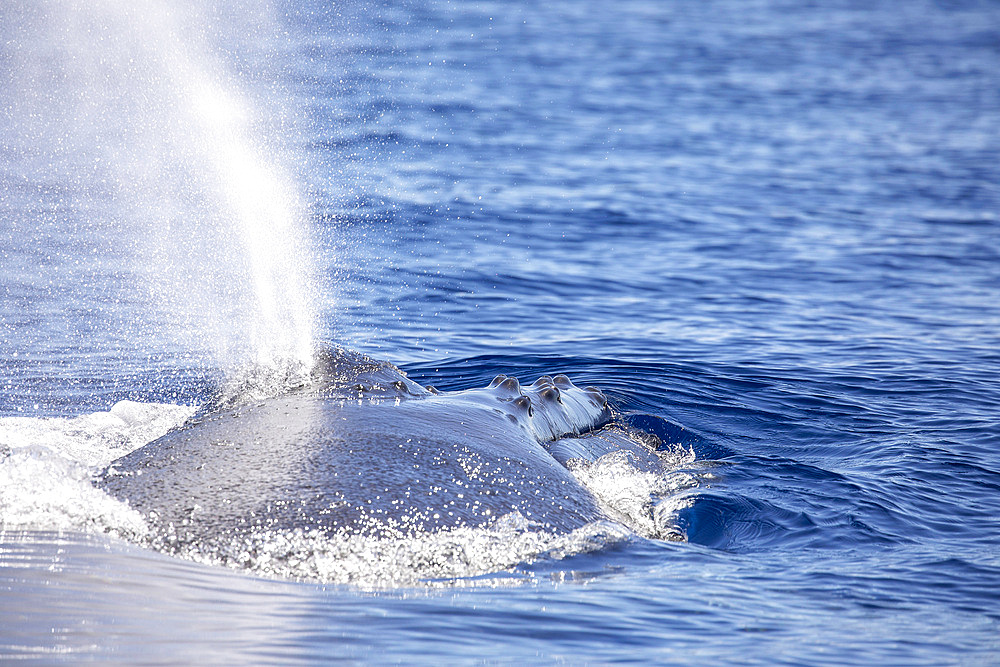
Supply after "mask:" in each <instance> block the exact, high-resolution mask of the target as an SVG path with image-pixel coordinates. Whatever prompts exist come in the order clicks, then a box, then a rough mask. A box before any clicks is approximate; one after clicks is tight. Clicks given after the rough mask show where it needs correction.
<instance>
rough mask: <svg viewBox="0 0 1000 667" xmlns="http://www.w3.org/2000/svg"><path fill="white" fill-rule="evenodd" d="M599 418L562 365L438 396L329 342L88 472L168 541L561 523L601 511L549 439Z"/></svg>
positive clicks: (592, 394) (596, 405)
mask: <svg viewBox="0 0 1000 667" xmlns="http://www.w3.org/2000/svg"><path fill="white" fill-rule="evenodd" d="M609 416H610V411H609V408H608V406H607V401H606V400H605V399H604V396H603V395H602V394H601V393H600V392H599V391H597V390H595V389H592V388H588V389H581V388H578V387H576V386H575V385H573V383H572V382H570V381H569V378H566V377H565V376H561V375H557V376H553V377H548V376H543V377H542V378H539V380H538V381H536V382H534V383H533V384H531V385H525V386H522V385H521V384H520V383H519V382H518V381H517V380H516V379H515V378H511V377H507V376H498V377H497V378H496V379H495V380H494V381H493V382H492V383H490V385H489V386H488V387H485V388H481V389H471V390H464V391H457V392H445V393H442V392H437V391H435V390H433V389H429V388H425V387H422V386H420V385H419V384H417V383H415V382H413V381H412V380H409V379H408V378H406V376H405V374H404V373H402V371H400V370H399V369H398V368H396V367H395V366H393V365H392V364H389V363H388V362H379V361H376V360H372V359H370V358H368V357H365V356H364V355H359V354H358V353H353V352H347V351H344V352H337V351H330V352H329V353H327V354H326V355H324V356H322V357H321V358H320V359H319V361H318V362H317V365H316V368H314V370H313V378H312V382H310V383H309V384H308V385H304V386H301V387H298V388H296V389H293V390H291V391H289V392H286V393H284V394H282V395H279V396H274V397H270V398H266V399H260V400H256V401H253V402H250V403H243V404H237V405H225V404H219V405H217V406H216V407H215V408H214V409H212V410H207V411H204V412H202V413H201V414H200V415H199V416H198V417H196V418H194V419H192V420H190V421H189V422H188V423H186V424H185V425H183V426H182V427H181V428H179V429H176V430H174V431H172V432H170V433H168V434H166V435H165V436H163V437H162V438H160V439H158V440H155V441H153V442H152V443H150V444H148V445H146V446H144V447H142V448H140V449H138V450H136V451H134V452H132V453H130V454H128V455H126V456H124V457H122V458H120V459H118V460H116V461H115V462H114V463H113V464H112V465H111V466H110V467H109V468H108V470H107V471H106V472H105V474H104V475H103V476H102V478H101V479H100V480H99V481H98V484H99V485H100V486H102V487H103V488H105V489H106V490H108V491H109V492H111V493H112V494H113V495H116V496H118V497H120V498H123V499H125V500H127V501H128V502H129V503H130V504H131V505H132V506H133V507H134V508H136V509H138V510H140V511H142V512H143V513H145V514H146V516H148V517H149V518H150V521H151V523H152V524H153V525H154V527H155V528H156V530H157V532H158V533H159V534H160V535H162V536H164V537H163V539H164V540H166V541H167V542H168V544H167V545H166V546H168V547H171V546H176V547H177V548H181V547H183V546H184V545H189V544H193V543H205V542H211V541H213V540H217V539H219V538H220V536H224V537H225V538H226V539H233V538H236V539H239V538H240V537H241V536H249V535H252V534H254V533H259V532H261V531H273V530H287V529H301V530H318V531H322V532H326V533H330V534H333V533H345V534H361V535H371V536H406V535H412V534H415V533H421V532H432V531H437V530H442V529H448V528H453V527H461V526H473V527H478V526H488V525H491V524H492V523H493V522H495V521H497V520H498V519H500V518H502V517H504V516H509V515H511V514H517V515H520V516H521V517H524V518H525V519H527V520H528V521H530V522H534V523H535V524H536V525H538V526H539V527H543V528H545V529H549V530H556V531H566V530H572V529H575V528H577V527H580V526H582V525H585V524H587V523H589V522H591V521H594V520H597V519H601V518H605V515H604V513H603V512H602V510H601V509H600V507H599V506H598V504H597V502H596V500H595V499H594V498H593V497H592V496H591V494H590V493H589V492H588V491H587V490H586V489H585V488H583V487H582V486H581V485H580V483H579V482H578V481H577V480H576V479H575V478H574V477H573V475H572V474H571V473H570V472H569V471H568V470H567V469H566V467H565V466H563V465H562V464H560V463H559V462H558V461H557V460H556V459H555V458H553V456H552V455H551V454H549V452H548V451H547V450H546V447H545V446H544V443H548V442H550V441H553V440H555V439H558V438H560V437H562V436H565V435H580V434H584V433H586V432H588V431H591V430H593V429H595V428H598V427H600V426H601V425H602V424H604V423H605V422H606V421H607V420H608V419H609Z"/></svg>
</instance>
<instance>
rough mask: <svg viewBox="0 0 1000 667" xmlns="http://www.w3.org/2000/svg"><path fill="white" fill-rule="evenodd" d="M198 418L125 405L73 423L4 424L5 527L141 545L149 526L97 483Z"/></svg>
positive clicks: (0, 501) (174, 409)
mask: <svg viewBox="0 0 1000 667" xmlns="http://www.w3.org/2000/svg"><path fill="white" fill-rule="evenodd" d="M192 412H193V408H190V407H187V406H179V405H167V404H151V403H136V402H133V401H121V402H119V403H116V404H115V405H114V406H113V407H112V408H111V409H110V410H109V411H107V412H96V413H93V414H88V415H82V416H79V417H73V418H44V417H4V418H0V526H2V527H4V528H23V529H32V530H79V531H85V532H103V533H110V534H113V535H119V536H122V537H128V538H130V539H136V538H138V537H141V536H142V535H144V534H145V533H146V524H145V521H144V520H143V518H142V517H141V516H140V515H139V514H138V513H137V512H134V511H133V510H131V509H129V507H128V506H127V505H125V504H124V503H122V502H119V501H118V500H115V499H114V498H112V497H110V496H108V495H107V494H106V493H104V492H103V491H100V490H98V489H97V488H95V487H94V486H93V484H91V477H92V475H93V474H94V472H95V471H96V470H97V469H99V468H101V467H103V466H105V465H107V464H108V463H110V462H111V461H113V460H114V459H116V458H118V457H120V456H123V455H125V454H127V453H128V452H130V451H132V450H134V449H136V448H138V447H141V446H142V445H144V444H146V443H147V442H149V441H151V440H153V439H155V438H157V437H159V436H160V435H162V434H164V433H166V432H167V431H168V430H169V429H170V428H172V427H174V426H176V425H178V424H180V423H182V422H183V421H184V420H185V419H187V417H189V416H190V415H191V413H192Z"/></svg>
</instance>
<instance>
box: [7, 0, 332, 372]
mask: <svg viewBox="0 0 1000 667" xmlns="http://www.w3.org/2000/svg"><path fill="white" fill-rule="evenodd" d="M5 5H7V6H6V7H5V8H3V9H0V14H2V18H3V24H4V25H5V28H4V32H5V33H6V34H5V37H6V40H5V41H6V46H5V47H4V51H3V56H4V58H3V59H4V60H6V61H7V63H8V64H9V67H7V68H5V69H7V70H8V71H7V73H6V75H5V78H6V79H7V80H6V81H3V83H4V84H6V90H7V93H6V94H4V101H5V102H6V104H5V105H4V106H5V109H4V110H5V114H6V116H7V118H6V120H7V121H8V122H7V123H6V125H7V126H8V127H7V128H5V130H6V131H5V132H4V136H3V146H2V148H3V149H4V153H5V154H6V157H7V160H8V161H9V162H16V163H17V164H18V165H19V167H18V170H19V171H18V178H19V179H22V180H23V181H25V182H27V183H28V184H30V185H33V186H34V187H35V188H36V191H37V192H38V193H39V195H38V196H44V197H48V198H49V199H53V198H54V199H55V200H56V205H55V206H54V210H50V211H49V212H48V213H47V214H46V215H48V216H50V218H54V224H53V225H52V226H54V227H61V226H64V225H70V224H71V223H72V224H75V225H78V226H79V227H80V229H79V230H68V231H66V233H65V234H64V237H65V238H64V240H65V241H67V242H68V243H69V244H70V245H71V246H72V244H73V243H74V242H76V243H77V244H79V245H77V246H76V247H77V248H81V247H82V248H86V247H89V246H87V243H86V242H85V238H84V237H87V238H90V242H91V246H92V247H100V248H101V249H102V251H104V250H108V249H110V250H108V252H107V255H108V256H111V257H115V256H116V257H117V260H113V261H119V262H120V266H118V267H115V268H114V269H113V270H111V271H109V272H107V275H112V276H114V278H115V279H117V280H118V281H119V282H121V283H130V281H131V282H135V283H136V285H141V287H134V288H131V289H135V290H136V291H137V292H138V293H139V295H138V296H136V298H139V297H141V298H142V300H144V302H145V303H147V304H148V306H149V310H150V311H151V313H155V315H154V314H143V315H141V316H140V319H139V320H138V321H135V320H133V321H129V322H127V323H125V324H124V326H127V327H129V328H130V329H131V330H130V331H129V332H128V334H129V335H130V336H131V337H133V338H135V339H137V340H138V339H143V338H145V339H154V340H156V341H157V342H158V343H159V344H161V345H163V346H174V347H178V348H180V349H183V350H187V351H189V352H190V353H191V354H192V355H194V356H207V357H209V358H210V359H211V360H213V361H214V362H215V363H216V364H217V365H218V366H219V367H230V366H234V365H239V364H257V365H265V366H280V365H288V364H289V363H292V364H296V363H297V364H299V365H305V364H307V363H308V361H309V359H310V355H311V351H312V342H313V329H314V324H315V312H314V309H315V306H314V304H313V303H312V296H311V295H312V294H314V293H315V290H314V289H313V288H312V282H313V281H314V270H313V261H312V259H311V257H310V254H309V247H310V244H309V243H308V240H307V239H306V225H305V219H306V216H307V210H306V206H305V205H304V203H303V201H302V199H301V196H300V193H299V192H298V191H297V187H296V182H297V179H296V175H295V173H294V169H293V168H292V167H291V165H292V164H293V163H294V161H293V160H292V159H291V155H290V153H289V152H288V146H287V145H285V144H284V139H286V138H287V136H288V135H289V134H290V133H292V132H293V129H294V123H293V122H292V121H293V120H294V119H293V118H292V117H291V116H289V113H288V112H287V108H284V107H283V106H282V105H281V104H280V103H279V99H278V98H279V96H278V95H275V94H274V91H275V90H276V88H275V86H274V82H275V80H276V79H277V75H278V74H279V73H278V72H277V71H276V70H275V66H272V65H269V64H268V63H271V62H276V60H275V58H274V56H275V52H276V49H278V46H279V44H280V42H279V40H277V37H276V35H279V34H280V33H281V31H280V29H279V28H278V26H277V24H276V23H275V22H273V21H271V20H270V19H269V18H268V17H270V16H272V12H271V11H270V8H269V7H267V6H266V5H264V4H262V3H260V2H243V3H238V4H237V5H230V4H219V5H218V6H212V3H210V2H209V3H194V2H166V1H159V0H127V1H124V0H86V1H77V0H41V1H39V2H32V3H5ZM53 192H55V194H53ZM67 208H73V209H74V210H75V211H76V212H77V213H76V214H75V215H76V216H77V217H76V218H74V219H72V220H71V219H70V218H69V217H65V218H61V217H60V216H61V215H63V213H61V212H60V211H61V210H64V209H67ZM50 222H51V220H50ZM30 223H31V221H30V220H29V221H28V224H27V225H25V227H26V228H27V227H30V226H31V224H30ZM22 233H24V234H30V233H32V230H31V229H25V230H23V232H22ZM12 234H14V232H12ZM95 237H96V238H97V239H98V240H97V241H94V240H93V239H94V238H95ZM48 245H49V246H52V245H55V244H54V243H49V244H48ZM65 252H67V253H72V252H73V250H72V247H71V248H70V249H69V250H67V251H65ZM78 252H79V251H78ZM80 254H83V253H82V252H80ZM88 259H91V258H87V257H84V258H83V261H87V260H88ZM73 261H77V262H78V261H79V260H78V259H74V260H73ZM126 287H127V286H126ZM122 289H123V288H122V286H121V285H117V286H109V289H108V292H109V293H110V294H112V295H117V294H120V293H121V291H122ZM125 291H126V292H127V291H128V290H127V289H125ZM110 298H111V297H109V299H110ZM92 307H98V308H100V307H107V308H113V307H114V304H113V303H112V304H96V306H94V305H92Z"/></svg>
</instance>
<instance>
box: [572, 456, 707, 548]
mask: <svg viewBox="0 0 1000 667" xmlns="http://www.w3.org/2000/svg"><path fill="white" fill-rule="evenodd" d="M656 455H657V456H658V458H660V460H661V461H662V462H663V467H662V469H659V470H648V469H643V468H641V467H640V466H637V465H636V464H635V463H634V462H633V460H632V458H633V456H634V454H633V453H632V452H629V451H626V450H622V451H614V452H609V453H607V454H604V455H603V456H601V457H599V458H598V459H596V460H594V461H587V460H584V459H573V460H570V461H569V462H568V467H569V469H570V471H571V472H572V473H573V475H574V476H575V477H576V478H577V479H578V480H580V483H582V484H583V485H584V486H585V487H587V489H588V490H589V491H590V492H591V493H592V494H594V496H595V497H596V498H597V500H598V502H599V503H600V504H601V506H602V508H603V509H604V511H605V512H607V514H608V515H609V516H610V517H611V518H613V519H615V520H617V521H620V522H622V523H623V524H624V525H626V526H628V528H629V529H631V530H633V531H635V532H636V533H637V534H638V535H641V536H643V537H648V538H653V539H661V540H682V539H683V533H682V532H681V531H680V530H679V529H678V527H677V524H676V515H677V512H679V511H680V510H681V509H682V508H683V507H686V506H687V505H688V504H690V496H689V495H688V493H687V492H689V491H690V490H691V489H694V488H696V487H697V486H698V485H699V482H698V479H697V478H696V477H695V476H694V475H692V474H690V473H688V472H685V471H683V470H680V469H679V467H680V466H683V465H687V464H690V463H693V462H694V452H693V451H691V450H685V449H683V448H676V449H672V450H666V451H662V452H656Z"/></svg>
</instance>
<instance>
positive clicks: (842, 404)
mask: <svg viewBox="0 0 1000 667" xmlns="http://www.w3.org/2000/svg"><path fill="white" fill-rule="evenodd" d="M95 7H96V9H95ZM0 27H2V31H3V40H2V42H0V44H2V46H0V73H2V76H3V77H4V80H3V84H2V85H0V100H2V104H0V109H2V112H0V118H2V124H0V149H2V152H0V179H2V180H0V346H2V347H0V349H2V354H0V369H2V370H0V658H2V659H3V660H4V661H7V660H12V661H13V660H18V659H23V658H28V659H32V658H34V659H37V660H40V661H43V662H55V661H63V660H66V661H69V660H73V661H76V660H80V659H90V660H97V661H100V662H107V661H119V662H126V663H153V664H155V663H176V662H199V663H227V662H233V661H240V662H258V663H271V662H284V663H302V662H304V663H314V662H329V661H334V660H343V661H370V662H376V663H411V662H427V663H442V662H444V663H480V662H484V663H521V662H540V663H560V662H565V663H572V664H577V663H608V662H677V663H686V664H701V663H706V662H722V663H740V664H775V663H785V664H871V663H874V662H888V663H893V664H995V663H997V662H998V661H1000V593H998V591H1000V430H998V417H1000V381H998V375H1000V352H998V350H1000V167H998V165H1000V131H998V128H1000V8H998V6H997V5H996V4H995V3H989V2H973V1H969V2H964V1H956V2H924V1H919V0H918V1H915V2H909V3H888V2H875V3H871V2H866V3H861V2H849V1H846V0H845V1H834V2H825V3H797V2H778V1H771V2H768V1H761V2H734V1H731V0H718V1H715V0H713V1H711V2H687V1H679V2H649V1H639V0H623V1H621V2H616V3H600V2H586V1H584V2H547V3H529V2H505V3H491V2H483V3H466V2H419V3H418V2H413V3H405V2H404V3H396V2H388V1H387V2H372V3H351V4H344V5H339V4H329V3H321V2H312V1H309V2H302V3H284V4H282V3H277V4H267V3H264V2H246V3H239V4H238V5H237V6H231V5H229V4H223V3H220V4H218V5H214V4H212V3H190V4H187V3H169V4H168V3H159V2H156V1H154V0H146V1H145V2H142V3H133V4H131V5H129V6H127V7H126V6H125V5H124V4H123V3H115V2H111V1H108V2H102V3H98V4H97V5H94V6H91V5H86V6H85V5H84V4H82V3H76V2H73V1H72V0H52V1H47V2H42V3H37V4H36V5H35V6H33V7H32V8H29V9H18V8H9V7H5V8H4V9H2V10H0ZM317 340H323V341H329V342H333V343H335V344H338V345H342V346H345V347H348V348H351V349H355V350H359V351H362V352H365V353H367V354H369V355H372V356H376V357H379V358H384V359H388V360H391V361H392V362H394V363H396V364H397V365H399V366H400V367H401V368H402V369H403V370H404V371H406V372H407V374H408V375H409V377H410V378H412V379H414V380H416V381H417V382H420V383H421V384H424V385H427V384H432V385H434V386H436V387H438V388H439V389H442V390H450V389H466V388H471V387H480V386H483V385H485V384H486V383H488V382H489V381H490V380H491V379H492V378H493V377H494V376H495V375H497V374H498V373H504V374H508V375H516V376H518V377H521V378H522V380H533V379H534V378H535V377H537V376H539V375H541V374H544V373H554V372H564V373H567V374H568V375H570V376H571V377H572V378H573V379H574V381H576V382H577V383H578V384H581V385H582V384H592V385H596V386H598V387H600V388H601V389H602V390H604V392H605V393H606V394H607V395H608V397H609V398H610V399H611V402H612V404H613V406H614V408H615V410H616V413H617V415H618V416H617V421H618V422H619V423H623V424H628V425H630V426H631V427H633V428H635V429H639V430H641V431H644V432H647V433H651V434H654V435H657V436H658V437H659V438H660V439H661V441H662V442H663V443H664V451H663V453H662V454H663V457H664V461H666V462H667V464H668V467H669V473H668V474H665V475H660V476H651V475H649V474H645V473H642V472H641V471H637V470H632V469H628V468H627V467H622V466H618V465H616V463H615V462H613V461H612V462H608V463H607V464H606V465H604V466H603V467H601V466H597V467H595V468H593V469H590V470H581V471H577V474H578V476H579V477H580V478H581V479H582V480H584V481H585V483H586V484H587V486H588V488H590V489H591V490H592V491H593V492H594V493H595V494H597V495H598V497H599V498H600V499H601V502H602V503H603V504H605V505H606V506H609V507H614V508H615V509H616V511H618V515H616V516H620V517H624V519H623V524H624V527H620V528H616V529H609V528H608V527H607V526H604V527H598V528H599V529H597V528H595V530H592V531H590V532H586V531H585V534H582V535H575V536H573V537H572V539H569V540H568V541H557V542H552V541H545V540H543V539H541V538H539V537H538V536H537V535H535V534H534V533H532V532H531V531H528V532H524V531H515V532H513V533H509V534H508V533H502V534H499V535H482V534H476V535H474V536H471V537H470V536H465V537H462V538H461V539H459V540H458V541H457V542H453V543H447V544H441V543H433V541H432V540H431V541H429V542H427V543H417V542H409V543H406V544H402V545H399V544H396V545H392V546H391V549H390V547H389V546H386V545H375V547H377V548H374V547H373V546H372V545H371V544H366V545H360V546H358V545H350V544H347V545H330V544H322V545H318V544H315V543H311V542H309V541H308V540H306V541H301V542H293V543H288V544H284V545H278V546H275V545H274V544H271V545H270V546H269V547H268V549H269V550H266V549H265V550H263V551H262V552H261V553H257V554H255V555H253V556H252V557H250V556H248V557H247V560H246V562H247V563H248V565H247V567H245V568H240V567H223V566H219V565H217V564H212V563H210V562H202V561H199V560H198V559H191V558H188V559H184V558H177V557H173V556H169V555H165V554H162V553H159V552H157V551H155V550H153V549H150V548H148V546H147V545H145V544H144V543H143V541H142V539H141V535H142V531H143V521H144V519H143V517H141V516H139V515H137V514H136V513H135V512H132V511H131V510H129V509H128V508H127V507H125V506H123V505H122V504H121V503H119V502H117V501H115V500H113V499H112V498H110V497H109V496H106V495H105V494H103V493H102V492H101V491H99V490H97V489H96V488H94V487H93V486H92V485H91V484H90V479H91V477H92V476H93V475H94V474H96V472H97V471H98V470H100V469H101V468H102V467H103V466H105V465H107V464H108V463H109V462H110V461H111V460H113V459H115V458H117V457H118V456H121V455H123V454H124V453H127V452H128V451H131V450H133V449H135V448H137V447H139V446H141V445H143V444H145V443H146V442H149V441H150V440H152V439H154V438H156V437H157V436H158V435H160V434H162V433H164V432H165V431H166V430H168V429H169V428H171V427H172V426H174V425H177V424H179V423H181V422H182V421H183V420H184V419H185V418H186V417H187V416H189V415H190V414H191V413H192V412H193V411H194V410H195V409H196V407H197V406H199V405H203V404H204V403H206V402H207V401H209V400H210V399H211V398H212V396H213V394H214V392H215V391H216V390H217V388H218V387H219V386H220V383H224V382H225V380H226V378H227V377H232V376H233V374H238V373H240V372H245V369H247V368H253V369H257V371H259V372H262V373H263V375H265V376H267V377H272V376H269V375H268V374H267V372H264V371H260V369H265V371H266V369H281V372H282V373H286V374H291V375H293V376H294V375H295V373H297V372H299V371H300V370H301V365H302V364H304V363H306V362H305V359H306V358H307V357H308V350H309V346H310V344H311V343H312V342H313V341H317ZM279 376H280V373H279ZM272 379H273V378H272ZM279 380H280V377H279Z"/></svg>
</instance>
